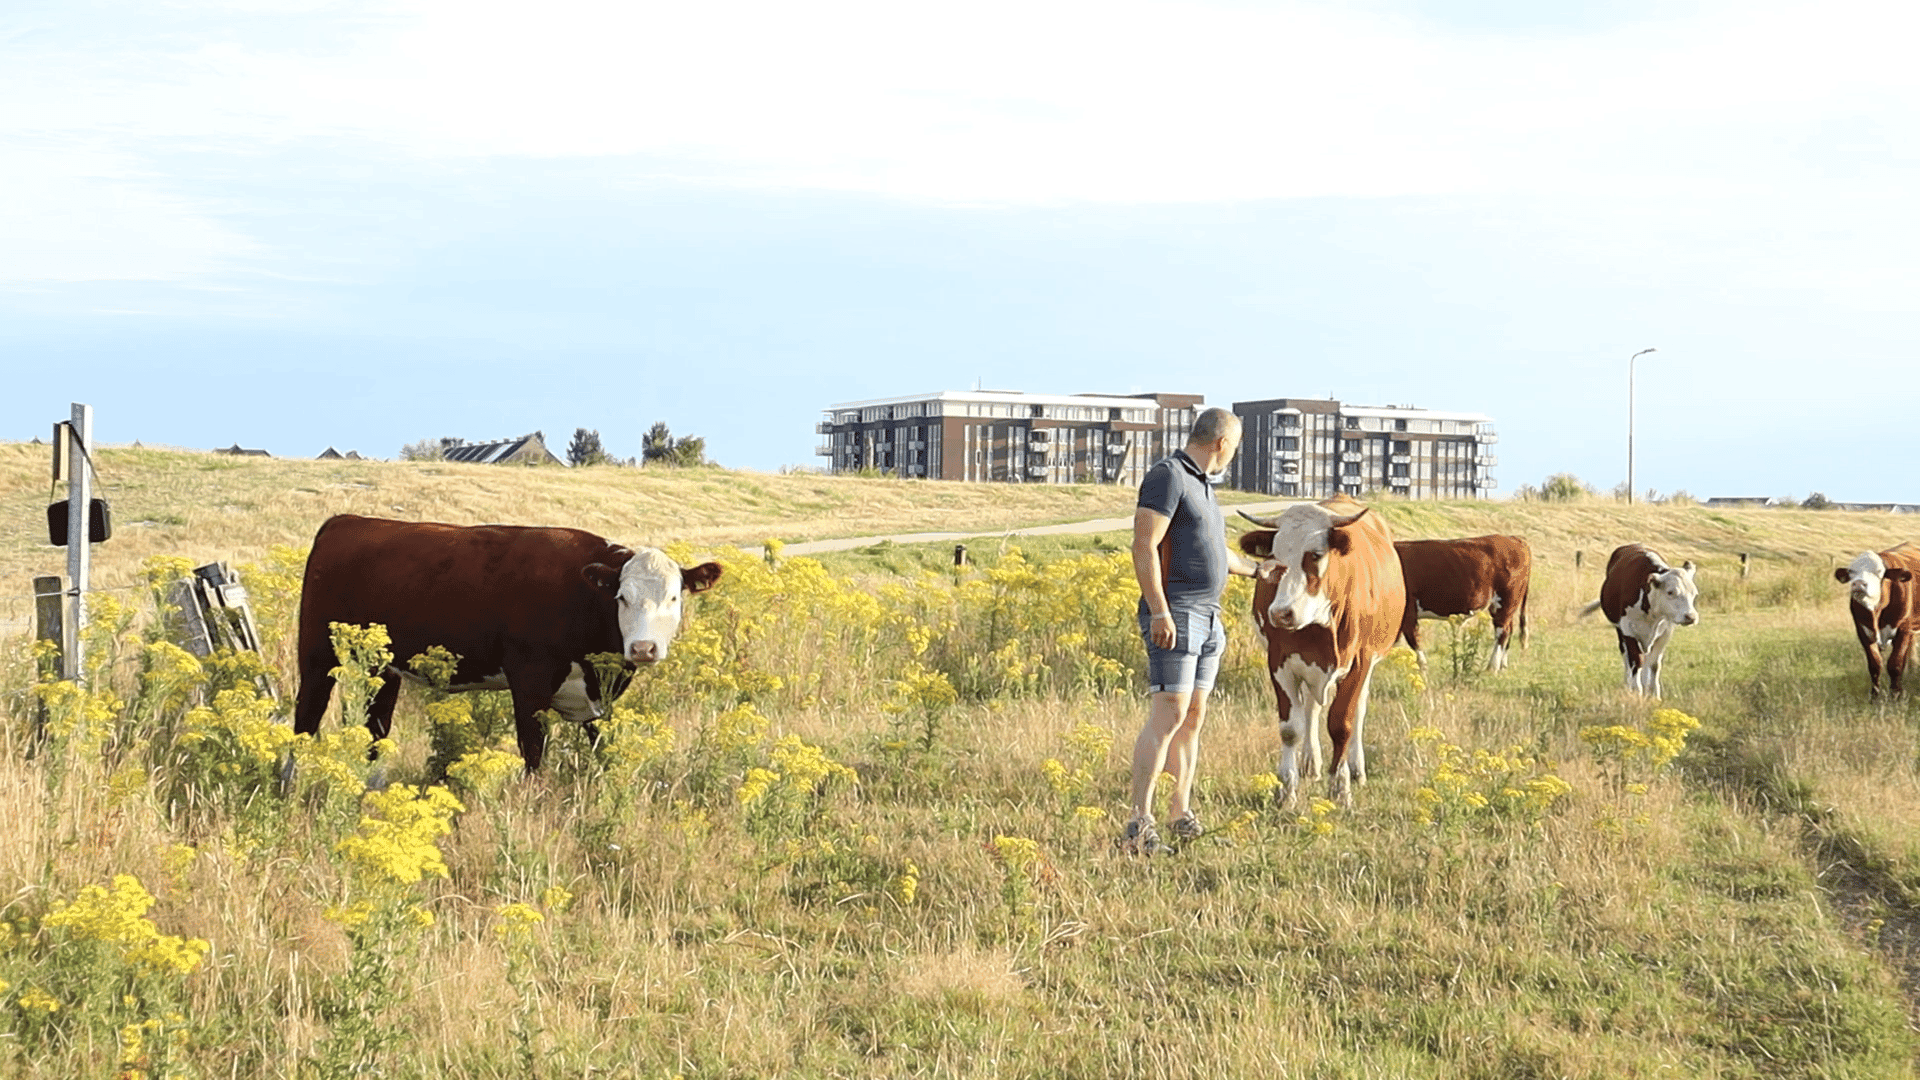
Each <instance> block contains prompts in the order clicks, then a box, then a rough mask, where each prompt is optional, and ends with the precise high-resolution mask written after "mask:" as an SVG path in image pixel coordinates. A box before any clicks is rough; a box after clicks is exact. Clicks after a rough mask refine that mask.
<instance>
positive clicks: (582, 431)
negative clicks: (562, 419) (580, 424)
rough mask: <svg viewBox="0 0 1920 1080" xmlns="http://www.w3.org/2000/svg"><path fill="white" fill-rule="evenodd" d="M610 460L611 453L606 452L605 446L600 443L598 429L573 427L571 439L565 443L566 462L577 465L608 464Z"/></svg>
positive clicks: (611, 459)
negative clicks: (590, 429)
mask: <svg viewBox="0 0 1920 1080" xmlns="http://www.w3.org/2000/svg"><path fill="white" fill-rule="evenodd" d="M612 462H613V455H612V454H609V453H607V448H606V447H604V446H602V445H600V433H599V432H598V431H588V430H587V429H586V428H574V429H573V441H572V442H570V443H568V444H567V464H569V465H573V466H576V467H578V466H581V465H608V464H612Z"/></svg>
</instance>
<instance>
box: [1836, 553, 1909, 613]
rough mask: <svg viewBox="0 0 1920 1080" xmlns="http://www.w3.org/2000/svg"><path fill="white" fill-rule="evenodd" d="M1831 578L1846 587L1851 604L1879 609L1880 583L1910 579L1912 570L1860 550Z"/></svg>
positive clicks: (1869, 609) (1871, 609)
mask: <svg viewBox="0 0 1920 1080" xmlns="http://www.w3.org/2000/svg"><path fill="white" fill-rule="evenodd" d="M1833 579H1834V580H1835V581H1838V582H1839V583H1840V584H1842V585H1845V586H1846V587H1847V599H1848V600H1850V601H1852V603H1853V606H1854V607H1857V608H1861V609H1863V610H1865V611H1879V610H1880V597H1881V589H1880V586H1881V583H1882V582H1885V581H1911V580H1913V571H1911V570H1908V569H1906V568H1905V567H1901V566H1888V565H1887V560H1885V559H1883V558H1881V557H1880V556H1879V555H1878V554H1876V553H1874V552H1871V551H1863V552H1861V553H1860V554H1859V555H1858V556H1857V557H1856V558H1855V559H1854V560H1853V562H1852V563H1850V564H1848V566H1847V568H1846V569H1844V570H1835V571H1834V572H1833Z"/></svg>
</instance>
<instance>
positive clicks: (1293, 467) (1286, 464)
mask: <svg viewBox="0 0 1920 1080" xmlns="http://www.w3.org/2000/svg"><path fill="white" fill-rule="evenodd" d="M1280 475H1282V476H1299V475H1300V463H1299V462H1297V461H1283V462H1281V463H1280Z"/></svg>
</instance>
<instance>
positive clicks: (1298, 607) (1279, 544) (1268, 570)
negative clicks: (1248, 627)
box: [1260, 503, 1335, 630]
mask: <svg viewBox="0 0 1920 1080" xmlns="http://www.w3.org/2000/svg"><path fill="white" fill-rule="evenodd" d="M1334 520H1335V517H1334V515H1333V514H1331V513H1329V512H1327V510H1326V508H1325V507H1322V506H1319V505H1317V504H1313V503H1301V504H1299V505H1295V506H1290V507H1288V508H1287V510H1286V512H1285V513H1283V514H1281V515H1280V517H1279V519H1278V520H1276V521H1275V522H1274V523H1273V553H1272V554H1271V555H1269V556H1268V558H1267V559H1266V561H1265V562H1263V563H1261V565H1260V576H1261V577H1262V578H1264V579H1266V580H1268V581H1273V582H1274V583H1275V585H1276V588H1275V589H1274V593H1273V602H1272V603H1271V604H1268V605H1267V624H1268V625H1269V626H1277V627H1279V628H1280V629H1282V630H1299V629H1303V628H1305V627H1308V626H1316V625H1317V626H1328V625H1331V624H1332V622H1333V603H1332V601H1331V600H1329V599H1328V597H1327V596H1326V594H1325V590H1324V589H1322V588H1321V574H1322V573H1323V572H1324V571H1325V570H1326V566H1327V557H1328V550H1327V545H1328V539H1329V538H1328V532H1329V526H1330V525H1331V524H1332V522H1333V521H1334Z"/></svg>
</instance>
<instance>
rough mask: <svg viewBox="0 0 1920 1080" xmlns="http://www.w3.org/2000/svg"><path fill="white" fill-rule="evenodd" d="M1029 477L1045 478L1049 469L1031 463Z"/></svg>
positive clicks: (1028, 469) (1028, 466)
mask: <svg viewBox="0 0 1920 1080" xmlns="http://www.w3.org/2000/svg"><path fill="white" fill-rule="evenodd" d="M1027 475H1028V476H1045V475H1047V467H1046V466H1045V465H1035V464H1031V463H1030V464H1028V465H1027Z"/></svg>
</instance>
